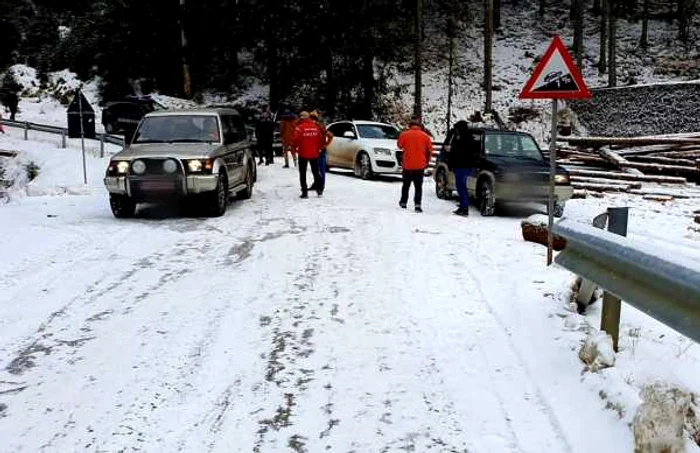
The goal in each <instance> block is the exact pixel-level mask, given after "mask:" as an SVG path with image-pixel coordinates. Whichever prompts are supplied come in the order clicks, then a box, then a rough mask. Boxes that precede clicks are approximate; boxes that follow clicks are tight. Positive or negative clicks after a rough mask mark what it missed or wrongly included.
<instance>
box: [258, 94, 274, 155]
mask: <svg viewBox="0 0 700 453" xmlns="http://www.w3.org/2000/svg"><path fill="white" fill-rule="evenodd" d="M274 133H275V123H274V121H273V119H272V113H271V112H270V107H269V106H267V105H265V106H264V107H263V112H262V115H261V116H260V119H259V120H258V123H257V125H256V127H255V138H256V139H257V142H258V143H257V149H258V159H259V161H258V164H262V163H263V157H264V158H265V165H270V164H272V163H273V159H274V157H273V154H272V142H273V137H274Z"/></svg>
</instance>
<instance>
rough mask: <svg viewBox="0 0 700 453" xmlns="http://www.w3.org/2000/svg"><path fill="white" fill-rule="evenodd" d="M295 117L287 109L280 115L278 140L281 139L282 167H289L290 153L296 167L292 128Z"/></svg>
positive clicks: (295, 121)
mask: <svg viewBox="0 0 700 453" xmlns="http://www.w3.org/2000/svg"><path fill="white" fill-rule="evenodd" d="M296 123H297V120H296V117H295V115H294V114H293V113H292V112H290V111H289V110H285V111H284V112H283V113H282V115H280V140H281V141H282V155H283V156H284V168H289V155H290V154H291V155H292V159H293V160H294V166H295V167H298V166H299V165H298V160H297V155H296V152H295V151H294V130H295V127H296Z"/></svg>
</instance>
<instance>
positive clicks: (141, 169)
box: [131, 159, 146, 175]
mask: <svg viewBox="0 0 700 453" xmlns="http://www.w3.org/2000/svg"><path fill="white" fill-rule="evenodd" d="M131 170H132V171H133V172H134V173H136V174H137V175H142V174H144V173H146V162H144V161H142V160H141V159H139V160H135V161H134V162H133V163H132V164H131Z"/></svg>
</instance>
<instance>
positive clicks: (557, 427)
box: [451, 244, 572, 452]
mask: <svg viewBox="0 0 700 453" xmlns="http://www.w3.org/2000/svg"><path fill="white" fill-rule="evenodd" d="M476 247H478V244H477V245H476ZM451 256H452V258H453V265H454V266H455V269H460V270H462V271H464V270H466V273H467V276H468V277H469V279H470V280H471V282H473V287H474V288H476V289H477V291H478V294H479V297H478V300H479V302H480V303H481V305H482V307H483V308H485V310H486V312H487V313H488V315H489V317H491V318H492V319H493V321H494V322H495V323H496V325H497V326H498V329H495V330H494V332H500V333H501V334H502V337H503V339H504V340H505V341H502V343H505V344H507V345H508V348H509V350H510V351H511V353H512V355H513V357H514V358H515V359H516V366H517V368H518V369H520V370H521V372H522V374H523V375H524V376H525V377H526V379H527V382H528V383H529V384H530V387H531V388H532V389H533V393H534V404H535V405H536V406H537V408H538V411H539V412H540V413H541V414H542V415H544V416H545V417H546V420H547V421H548V423H549V425H550V426H551V428H552V432H553V433H554V435H555V439H556V442H557V443H558V448H557V450H556V451H562V452H564V451H566V452H571V451H572V447H571V445H570V444H569V441H568V439H567V437H566V434H565V433H564V429H563V428H562V426H561V424H560V423H559V420H558V419H557V418H556V416H555V415H554V411H553V410H552V408H551V407H550V406H549V404H548V403H547V401H546V399H545V397H544V395H543V393H542V390H541V389H540V388H539V385H538V384H537V382H536V381H535V379H534V377H533V376H532V373H531V372H530V370H529V368H528V366H527V363H526V362H525V360H524V358H523V356H522V354H521V353H520V351H519V349H518V347H517V346H516V344H515V343H514V341H513V334H512V332H511V330H510V328H509V327H508V326H507V325H506V323H505V322H504V321H503V319H502V318H501V317H500V316H499V315H498V313H497V312H496V310H495V309H494V307H493V306H492V305H491V303H490V302H489V300H488V297H487V296H486V295H485V293H484V291H483V288H482V284H481V280H480V279H479V278H478V277H477V275H476V274H475V272H474V271H473V270H472V269H471V268H470V267H469V266H468V263H464V262H459V261H458V260H457V257H456V255H454V254H452V255H451ZM478 256H479V262H480V263H482V264H483V263H489V266H491V267H498V266H497V265H496V264H495V263H494V262H493V259H492V258H491V257H490V256H489V255H488V254H485V253H479V254H478ZM482 270H483V266H482ZM489 275H492V276H493V275H497V276H499V279H500V276H502V272H496V273H489ZM514 303H515V301H514ZM479 345H480V348H481V350H482V354H483V356H484V359H485V360H486V361H487V362H490V363H492V362H493V359H492V358H491V357H493V354H489V352H487V351H486V350H485V349H483V347H482V343H479ZM492 368H493V367H490V368H489V369H492ZM499 370H500V369H499ZM499 372H500V371H499ZM491 375H492V382H498V380H499V379H498V378H497V377H496V376H495V375H494V374H493V373H491ZM511 379H512V378H511ZM511 379H508V380H509V381H511V382H512V380H511ZM508 385H509V384H508V383H504V384H502V385H501V389H504V388H505V387H506V386H508ZM500 393H501V392H499V391H498V390H496V394H500ZM499 400H500V401H501V406H502V409H503V411H504V413H506V414H508V413H509V411H508V405H507V404H506V402H505V401H503V400H502V398H501V397H500V396H499ZM506 418H507V419H508V421H509V425H511V426H512V422H511V416H510V415H507V417H506ZM513 432H514V434H515V433H516V431H515V430H514V431H513ZM516 436H517V434H516ZM550 448H553V447H552V446H550Z"/></svg>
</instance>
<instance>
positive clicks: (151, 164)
mask: <svg viewBox="0 0 700 453" xmlns="http://www.w3.org/2000/svg"><path fill="white" fill-rule="evenodd" d="M138 160H141V161H143V162H144V163H145V164H146V171H145V172H144V173H143V174H142V175H137V176H172V177H175V176H180V175H182V174H183V169H182V164H181V163H180V161H179V160H177V159H138ZM166 160H172V161H173V162H176V163H177V171H175V173H166V172H165V170H163V162H165V161H166Z"/></svg>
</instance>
